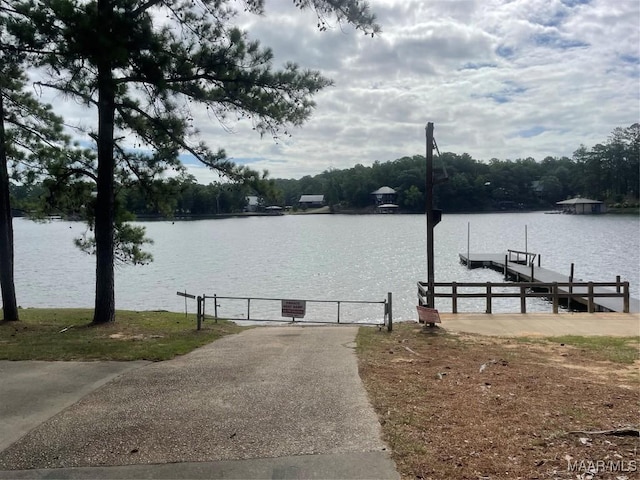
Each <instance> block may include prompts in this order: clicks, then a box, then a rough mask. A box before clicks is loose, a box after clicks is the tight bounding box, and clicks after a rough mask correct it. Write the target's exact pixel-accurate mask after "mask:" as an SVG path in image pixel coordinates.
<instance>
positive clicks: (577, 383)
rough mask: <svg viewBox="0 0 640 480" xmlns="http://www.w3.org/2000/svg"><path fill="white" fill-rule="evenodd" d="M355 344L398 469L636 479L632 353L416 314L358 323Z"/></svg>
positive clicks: (433, 475) (474, 475) (445, 475)
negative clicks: (467, 328)
mask: <svg viewBox="0 0 640 480" xmlns="http://www.w3.org/2000/svg"><path fill="white" fill-rule="evenodd" d="M358 344H359V358H360V375H361V377H362V379H363V381H364V383H365V386H366V388H367V390H368V392H369V396H370V398H371V401H372V403H373V405H374V408H375V409H376V411H377V413H378V416H379V418H380V422H381V424H382V427H383V432H384V436H385V441H386V442H387V443H388V445H389V447H390V448H391V450H392V455H393V458H394V460H395V462H396V465H397V467H398V470H399V472H400V473H401V475H402V478H405V479H419V480H427V479H433V480H441V479H476V480H477V479H607V478H609V479H617V480H630V479H638V478H640V462H639V461H638V451H639V450H640V448H639V447H640V438H639V437H638V428H639V426H640V415H639V414H640V411H639V406H640V372H639V368H640V362H639V361H638V356H637V355H635V361H634V362H633V363H619V362H614V361H611V360H605V359H604V358H606V356H603V355H602V353H601V352H599V351H598V350H597V348H596V349H591V348H583V347H576V346H570V345H568V344H564V343H557V342H554V341H546V340H541V339H528V340H523V339H513V338H511V339H510V338H496V337H485V336H480V335H470V334H453V333H447V332H446V331H444V330H442V329H433V330H426V329H424V328H423V327H422V326H421V325H418V324H399V325H396V326H395V327H394V332H392V333H387V332H379V331H377V330H375V329H361V333H360V335H359V337H358ZM629 344H630V345H631V347H632V348H635V349H637V348H638V340H637V338H636V339H631V340H629Z"/></svg>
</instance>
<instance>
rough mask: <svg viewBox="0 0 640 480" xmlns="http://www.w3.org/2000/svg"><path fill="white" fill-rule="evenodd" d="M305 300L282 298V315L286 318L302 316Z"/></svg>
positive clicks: (305, 307)
mask: <svg viewBox="0 0 640 480" xmlns="http://www.w3.org/2000/svg"><path fill="white" fill-rule="evenodd" d="M306 309H307V302H306V301H305V300H282V316H283V317H287V318H304V314H305V313H306Z"/></svg>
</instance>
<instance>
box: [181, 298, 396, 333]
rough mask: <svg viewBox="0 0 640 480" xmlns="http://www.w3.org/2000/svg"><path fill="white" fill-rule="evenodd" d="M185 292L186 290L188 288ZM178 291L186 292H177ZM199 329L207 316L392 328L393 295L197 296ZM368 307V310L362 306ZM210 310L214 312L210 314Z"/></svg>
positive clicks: (209, 318)
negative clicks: (317, 297)
mask: <svg viewBox="0 0 640 480" xmlns="http://www.w3.org/2000/svg"><path fill="white" fill-rule="evenodd" d="M185 293H186V292H185ZM178 294H179V295H183V294H181V293H180V292H178ZM196 300H197V302H198V314H197V318H198V329H200V324H201V322H203V321H205V320H213V321H215V322H217V321H218V319H219V318H220V319H225V320H231V321H241V322H282V323H295V324H332V325H375V326H379V327H383V326H385V325H386V327H387V329H388V330H389V331H391V329H392V325H393V313H392V295H391V292H389V293H387V297H386V298H385V299H384V300H379V301H367V300H309V299H293V298H289V299H287V298H265V297H229V296H222V295H215V294H214V295H202V296H199V297H197V299H196ZM364 309H367V312H366V313H365V312H364V311H363V310H364ZM208 312H211V313H212V315H211V314H208Z"/></svg>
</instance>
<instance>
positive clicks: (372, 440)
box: [0, 326, 398, 478]
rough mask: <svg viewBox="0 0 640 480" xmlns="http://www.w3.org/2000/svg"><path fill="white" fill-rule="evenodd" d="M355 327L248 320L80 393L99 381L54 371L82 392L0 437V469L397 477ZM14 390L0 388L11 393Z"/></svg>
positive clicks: (43, 474)
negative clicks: (2, 440)
mask: <svg viewBox="0 0 640 480" xmlns="http://www.w3.org/2000/svg"><path fill="white" fill-rule="evenodd" d="M356 333H357V327H302V326H291V327H277V328H268V327H265V328H255V329H252V330H247V331H245V332H242V333H241V334H239V335H233V336H228V337H225V338H223V339H221V340H218V341H216V342H214V343H212V344H210V345H207V346H205V347H203V348H200V349H198V350H196V351H194V352H192V353H190V354H188V355H184V356H182V357H178V358H176V359H174V360H170V361H166V362H159V363H153V364H148V365H142V366H141V365H138V364H135V365H130V367H131V368H129V369H126V370H123V371H120V372H114V373H113V375H119V376H117V377H116V378H114V379H113V380H111V381H109V382H108V383H105V384H103V385H102V386H100V387H99V388H97V389H96V390H94V391H92V392H90V393H88V394H86V395H84V393H86V392H85V391H84V390H82V391H80V390H81V389H87V390H91V389H92V388H95V386H99V385H97V384H95V383H94V384H91V385H92V386H91V385H90V386H87V383H88V381H84V380H80V381H78V382H77V384H75V386H71V385H69V384H68V383H66V382H65V381H64V380H61V382H62V383H61V385H67V387H62V388H61V389H62V390H64V389H65V388H68V389H71V390H74V389H76V390H77V392H78V393H77V396H78V397H82V398H81V399H80V400H79V401H77V402H76V403H73V404H72V405H70V406H67V405H66V404H65V403H60V404H59V406H58V407H48V408H46V409H45V410H47V414H46V415H49V414H50V413H51V411H52V409H56V408H57V409H58V410H61V411H60V412H59V413H58V414H57V415H54V416H53V417H51V418H50V419H49V420H47V421H46V422H44V423H42V424H41V425H39V426H37V427H36V428H34V429H33V430H31V431H30V432H29V433H27V434H26V435H25V436H24V437H22V438H20V439H19V440H17V441H15V442H14V443H12V444H11V445H9V446H6V448H4V450H3V451H2V452H0V469H1V470H3V471H0V478H51V477H52V476H53V477H55V478H398V474H397V472H396V470H395V466H394V464H393V462H392V461H391V459H390V457H389V455H388V452H387V447H386V445H385V444H384V442H383V441H382V440H381V430H380V425H379V423H378V420H377V417H376V415H375V413H374V411H373V409H372V407H371V405H370V404H369V401H368V398H367V395H366V392H365V390H364V387H363V386H362V383H361V381H360V378H359V376H358V370H357V361H356V356H355V352H354V350H353V348H354V346H355V344H354V340H355V335H356ZM28 363H32V364H33V363H35V362H28ZM42 363H43V364H42V365H41V366H38V365H30V366H29V368H31V369H35V370H38V368H39V367H40V368H43V369H46V368H47V366H46V365H47V364H46V363H45V362H42ZM54 365H57V363H56V364H54ZM123 365H128V364H123ZM65 366H69V364H67V365H65ZM72 367H73V366H71V367H69V371H68V372H67V374H68V375H75V369H74V368H72ZM9 370H10V369H9ZM9 370H3V371H0V372H1V377H0V381H2V382H4V380H5V377H11V376H12V375H15V374H16V373H15V372H14V373H13V374H12V373H11V371H9ZM18 370H19V368H18ZM111 375H112V374H109V378H111ZM61 377H64V375H61ZM105 378H106V377H105ZM109 378H106V380H109ZM26 383H29V381H26ZM55 384H56V382H55V381H52V382H51V386H50V387H47V388H49V389H50V390H52V391H56V390H59V389H58V388H57V387H56V385H55ZM19 390H20V389H19V388H18V389H17V390H16V389H15V388H14V389H13V390H12V391H13V392H14V393H13V394H9V395H8V396H7V395H6V394H5V398H3V399H4V400H5V401H7V402H9V404H11V402H13V403H14V404H15V402H16V401H17V399H18V398H19V395H21V393H19ZM83 395H84V396H83ZM44 396H45V397H46V393H45V394H44ZM3 403H4V402H3ZM65 407H66V408H65ZM29 408H31V407H29ZM10 411H11V407H9V409H8V410H7V411H4V412H2V415H3V417H2V418H0V422H2V421H3V420H4V418H6V416H7V415H9V416H10V413H9V412H10ZM46 415H45V416H46Z"/></svg>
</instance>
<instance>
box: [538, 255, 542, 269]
mask: <svg viewBox="0 0 640 480" xmlns="http://www.w3.org/2000/svg"><path fill="white" fill-rule="evenodd" d="M541 262H542V260H541V258H540V254H538V267H539V266H540V264H541Z"/></svg>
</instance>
